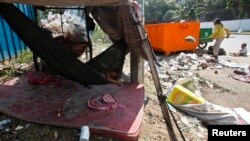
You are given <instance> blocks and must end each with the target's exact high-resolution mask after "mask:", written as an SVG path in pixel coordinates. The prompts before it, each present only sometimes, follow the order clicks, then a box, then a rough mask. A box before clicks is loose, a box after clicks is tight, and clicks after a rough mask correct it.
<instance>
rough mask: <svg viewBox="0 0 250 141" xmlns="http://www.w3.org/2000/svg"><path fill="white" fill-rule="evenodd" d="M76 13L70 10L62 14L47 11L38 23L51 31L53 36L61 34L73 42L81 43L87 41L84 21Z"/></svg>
mask: <svg viewBox="0 0 250 141" xmlns="http://www.w3.org/2000/svg"><path fill="white" fill-rule="evenodd" d="M77 14H78V13H76V12H72V11H70V10H66V11H64V13H63V14H62V15H60V14H59V13H52V12H49V13H48V16H47V17H46V18H45V19H41V20H40V25H41V27H42V28H44V29H47V30H49V31H51V32H52V36H53V37H58V36H63V37H64V38H65V39H67V40H69V41H71V42H73V43H79V42H80V43H81V42H84V41H87V36H86V22H85V20H84V19H82V18H81V17H80V16H78V15H77Z"/></svg>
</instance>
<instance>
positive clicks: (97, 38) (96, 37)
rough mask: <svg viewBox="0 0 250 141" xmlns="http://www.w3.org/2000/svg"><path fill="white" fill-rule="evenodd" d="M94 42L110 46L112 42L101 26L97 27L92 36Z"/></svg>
mask: <svg viewBox="0 0 250 141" xmlns="http://www.w3.org/2000/svg"><path fill="white" fill-rule="evenodd" d="M92 41H93V42H94V43H98V44H110V43H111V40H110V38H109V37H108V35H107V34H106V33H104V32H103V30H102V29H101V28H100V26H98V25H96V27H95V30H94V32H93V35H92Z"/></svg>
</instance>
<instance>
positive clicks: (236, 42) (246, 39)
mask: <svg viewBox="0 0 250 141" xmlns="http://www.w3.org/2000/svg"><path fill="white" fill-rule="evenodd" d="M213 43H214V42H209V43H208V45H207V46H210V45H213ZM242 43H247V50H248V53H250V35H231V37H230V38H225V40H224V41H223V42H222V45H221V48H224V49H225V51H226V52H227V53H229V52H238V51H239V49H240V46H241V44H242ZM207 48H208V47H207Z"/></svg>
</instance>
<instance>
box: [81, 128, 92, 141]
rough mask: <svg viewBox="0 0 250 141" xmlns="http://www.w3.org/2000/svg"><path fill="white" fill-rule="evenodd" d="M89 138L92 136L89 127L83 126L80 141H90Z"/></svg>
mask: <svg viewBox="0 0 250 141" xmlns="http://www.w3.org/2000/svg"><path fill="white" fill-rule="evenodd" d="M89 136H90V133H89V127H88V126H82V127H81V133H80V140H79V141H89Z"/></svg>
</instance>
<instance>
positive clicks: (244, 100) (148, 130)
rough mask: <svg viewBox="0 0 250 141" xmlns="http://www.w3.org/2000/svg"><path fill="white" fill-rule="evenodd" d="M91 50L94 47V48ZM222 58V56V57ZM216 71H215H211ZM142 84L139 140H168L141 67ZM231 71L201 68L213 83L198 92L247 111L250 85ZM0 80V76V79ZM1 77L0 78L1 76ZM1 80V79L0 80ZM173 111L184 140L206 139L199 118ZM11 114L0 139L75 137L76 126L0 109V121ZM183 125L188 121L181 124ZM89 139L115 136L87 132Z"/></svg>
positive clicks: (60, 140)
mask: <svg viewBox="0 0 250 141" xmlns="http://www.w3.org/2000/svg"><path fill="white" fill-rule="evenodd" d="M94 52H95V50H94ZM222 58H226V57H222ZM230 60H232V61H235V62H242V63H248V64H249V57H238V58H235V57H230ZM128 62H129V57H128V56H127V60H126V64H125V65H124V70H125V71H124V74H125V76H126V75H129V67H130V66H129V63H128ZM215 71H217V73H215ZM144 72H145V75H144V76H145V77H144V86H145V95H146V98H145V107H144V115H143V121H142V124H141V133H140V136H139V139H138V140H139V141H153V140H155V141H166V140H169V137H168V132H167V128H166V124H165V121H164V119H163V116H162V112H161V109H160V106H159V103H158V99H157V96H156V93H155V87H154V83H153V81H152V76H151V74H150V73H149V72H148V71H147V70H146V69H145V71H144ZM232 72H233V69H232V68H222V69H205V70H201V71H199V72H198V74H199V76H200V77H201V78H203V79H206V80H208V81H211V83H212V84H213V85H214V87H208V86H206V85H202V88H201V92H202V96H203V97H204V98H205V99H206V100H207V101H209V102H211V103H214V104H218V105H221V106H224V107H232V108H236V107H243V108H245V109H246V110H247V111H250V104H249V101H250V97H249V96H248V95H249V91H250V87H249V84H248V83H245V82H241V81H237V80H234V79H233V78H231V77H230V73H232ZM0 80H1V79H0ZM2 81H3V80H2ZM0 84H1V83H0ZM173 111H174V112H173V114H174V116H175V118H176V120H177V123H178V125H179V126H180V128H181V130H182V133H183V134H184V137H185V138H186V140H192V141H201V140H204V141H205V140H207V130H206V127H205V126H203V125H202V124H201V122H200V121H199V120H197V119H196V118H194V117H192V116H188V115H186V114H184V113H182V112H181V111H178V110H177V111H176V110H173ZM6 118H11V119H12V123H11V124H10V125H9V130H8V131H5V130H2V131H1V132H0V141H78V140H79V129H67V128H60V127H54V126H48V125H41V124H36V123H30V122H26V121H22V120H19V119H15V118H13V117H8V116H6V115H4V114H1V113H0V121H1V120H2V119H6ZM186 125H192V126H190V127H189V128H185V127H186ZM18 126H22V127H23V129H20V130H17V131H16V130H14V129H15V128H16V127H18ZM173 127H174V129H175V133H176V134H177V138H178V139H179V140H182V139H181V136H180V134H179V133H178V131H177V127H176V126H175V125H174V124H173ZM90 140H92V141H99V140H100V141H102V140H107V141H110V140H115V139H108V138H103V137H97V136H94V135H91V138H90Z"/></svg>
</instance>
